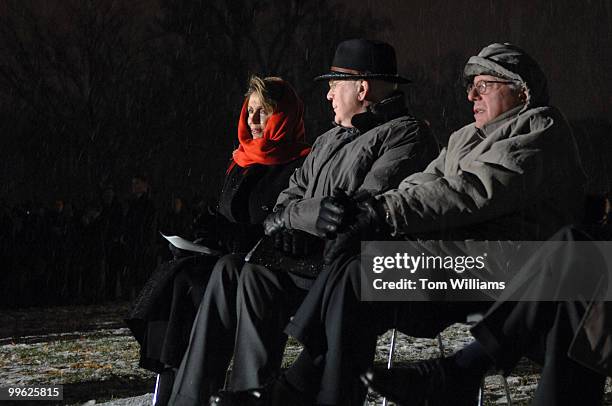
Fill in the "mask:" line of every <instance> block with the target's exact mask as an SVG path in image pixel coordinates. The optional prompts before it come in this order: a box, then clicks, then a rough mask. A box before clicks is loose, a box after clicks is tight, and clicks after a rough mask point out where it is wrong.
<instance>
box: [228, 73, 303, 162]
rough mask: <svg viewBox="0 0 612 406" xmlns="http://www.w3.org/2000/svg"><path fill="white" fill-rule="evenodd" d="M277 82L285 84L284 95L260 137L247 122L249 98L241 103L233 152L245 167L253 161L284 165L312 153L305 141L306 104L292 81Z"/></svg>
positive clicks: (235, 160)
mask: <svg viewBox="0 0 612 406" xmlns="http://www.w3.org/2000/svg"><path fill="white" fill-rule="evenodd" d="M278 83H279V84H281V86H282V87H283V89H282V95H281V98H280V101H278V102H277V106H276V109H275V110H274V113H272V115H271V116H270V117H269V118H268V121H267V123H266V127H265V128H264V130H263V136H262V137H261V138H257V139H253V137H252V136H251V131H250V129H249V126H248V124H247V116H248V112H247V110H248V103H249V98H248V97H247V98H246V100H245V101H244V104H243V105H242V111H241V112H240V120H239V121H238V141H239V142H240V146H239V147H238V149H236V150H235V151H234V152H233V159H234V162H235V163H236V164H238V165H239V166H241V167H243V168H245V167H247V166H249V165H253V164H262V165H278V164H284V163H287V162H290V161H293V160H294V159H297V158H300V157H303V156H306V155H307V154H308V152H310V147H309V146H308V144H306V143H305V142H304V103H302V100H300V98H299V97H298V96H297V94H296V93H295V91H294V90H293V88H292V87H291V86H290V85H289V83H287V82H286V81H284V80H283V81H279V82H278ZM234 162H232V163H231V165H230V168H229V169H228V172H229V171H230V170H231V169H232V167H233V166H234Z"/></svg>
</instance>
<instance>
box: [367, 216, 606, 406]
mask: <svg viewBox="0 0 612 406" xmlns="http://www.w3.org/2000/svg"><path fill="white" fill-rule="evenodd" d="M551 240H552V241H555V242H557V241H559V242H561V243H556V244H555V245H552V246H551V245H548V246H546V245H545V246H544V247H545V248H544V247H543V248H542V249H540V250H538V251H536V253H535V254H534V255H533V256H532V258H531V259H530V260H529V262H527V263H526V265H525V266H524V267H523V269H521V271H520V272H519V273H518V274H517V275H516V276H515V277H514V278H513V279H512V281H511V282H510V284H509V285H508V286H507V287H506V289H505V290H504V293H503V295H502V297H500V299H499V300H497V301H496V303H495V304H494V305H493V306H492V307H491V308H490V309H489V310H488V311H487V313H486V314H485V315H484V318H483V319H482V321H480V322H479V323H478V324H476V325H475V326H474V327H473V328H472V330H471V331H472V334H473V335H474V337H475V338H476V341H474V342H473V343H471V344H469V345H467V346H465V347H464V348H463V349H461V350H460V351H458V352H457V353H455V354H453V355H452V356H450V357H448V358H443V359H433V360H426V361H421V362H417V363H413V364H409V365H406V366H404V367H400V368H392V369H389V370H388V369H384V368H382V367H381V368H375V369H374V370H373V371H369V372H368V373H366V374H365V375H364V376H363V377H362V379H363V381H364V383H366V385H368V386H370V387H371V388H372V389H374V390H375V391H376V392H378V393H380V394H382V395H383V396H386V397H388V398H389V399H391V400H393V401H394V402H396V403H398V404H399V405H402V406H408V405H421V404H425V402H427V405H446V404H449V401H450V400H451V399H457V398H461V397H463V396H466V392H465V390H464V388H465V387H466V386H467V387H470V388H473V386H474V384H473V383H472V382H475V381H482V379H483V378H484V375H485V373H486V372H487V370H489V369H490V368H492V367H495V368H496V369H498V370H502V371H503V372H504V373H510V372H511V371H512V370H513V369H514V367H515V366H516V364H517V363H518V361H519V359H520V358H521V357H522V356H527V357H529V358H530V359H532V360H533V361H535V362H537V363H539V364H540V365H542V366H543V368H542V373H541V377H540V380H539V382H538V387H537V389H536V392H535V396H534V399H533V401H532V402H531V404H532V405H537V406H539V405H542V406H548V405H555V406H565V405H567V406H573V405H584V406H597V405H601V404H602V398H603V393H604V390H603V389H604V383H605V378H606V376H612V306H611V305H612V302H609V301H602V300H601V299H606V297H605V296H604V295H605V293H603V292H604V291H605V290H607V289H608V282H609V274H610V265H609V264H606V258H605V257H604V256H603V255H602V253H601V251H600V250H601V249H605V247H608V249H609V245H604V246H600V247H598V246H597V245H596V244H588V243H586V242H587V241H603V240H606V241H610V240H612V232H611V230H610V228H608V227H606V225H605V224H602V223H600V224H598V225H597V226H578V227H564V228H563V229H561V230H560V231H559V232H558V233H556V234H555V235H554V236H553V237H552V238H551ZM602 247H603V248H602ZM551 249H552V250H554V251H552V254H551ZM609 258H610V257H609V255H608V261H609ZM526 281H528V282H527V283H525V282H526ZM552 292H554V294H555V295H556V296H559V300H551V297H550V295H551V293H552ZM533 298H540V300H534V299H533ZM466 397H467V398H471V396H469V393H468V394H467V396H466ZM452 403H453V404H455V403H456V402H455V401H453V402H452Z"/></svg>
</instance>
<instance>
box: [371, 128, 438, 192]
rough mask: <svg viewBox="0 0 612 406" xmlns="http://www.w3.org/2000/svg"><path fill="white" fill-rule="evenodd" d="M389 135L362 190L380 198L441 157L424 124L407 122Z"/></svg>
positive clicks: (433, 139)
mask: <svg viewBox="0 0 612 406" xmlns="http://www.w3.org/2000/svg"><path fill="white" fill-rule="evenodd" d="M389 131H390V134H389V135H388V136H387V137H386V139H385V142H384V143H383V145H382V147H381V150H380V152H379V156H378V158H377V159H376V160H375V161H374V163H373V164H372V166H371V168H370V170H369V172H368V174H367V175H366V176H365V178H364V180H363V183H362V184H361V186H360V187H359V190H367V191H370V192H371V193H374V194H376V193H381V192H384V191H386V190H389V189H391V188H395V187H397V186H398V185H399V184H400V182H401V181H402V179H404V178H406V177H407V176H409V175H411V174H413V173H415V172H419V171H422V170H423V169H424V168H425V167H426V166H427V165H428V164H429V163H430V162H431V161H432V160H433V159H434V158H435V157H436V154H437V153H438V145H437V143H436V141H435V138H434V137H433V135H432V134H431V132H430V130H429V128H428V127H427V126H426V125H425V124H424V123H419V122H416V121H412V122H407V123H403V124H402V125H399V126H394V127H392V128H391V129H390V130H389Z"/></svg>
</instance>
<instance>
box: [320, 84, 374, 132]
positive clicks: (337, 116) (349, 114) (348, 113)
mask: <svg viewBox="0 0 612 406" xmlns="http://www.w3.org/2000/svg"><path fill="white" fill-rule="evenodd" d="M359 83H360V82H359V81H357V80H330V81H329V91H328V92H327V100H329V101H330V102H331V104H332V107H333V109H334V122H335V123H336V124H340V125H341V126H343V127H352V126H353V125H352V124H351V119H352V118H353V116H354V115H355V114H358V113H362V112H364V111H365V108H364V107H363V103H362V102H360V101H359V98H358V94H359Z"/></svg>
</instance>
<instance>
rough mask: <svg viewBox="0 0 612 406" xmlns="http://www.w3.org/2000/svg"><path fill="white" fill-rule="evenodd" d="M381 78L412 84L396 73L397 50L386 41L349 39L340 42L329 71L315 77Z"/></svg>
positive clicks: (333, 78) (331, 78)
mask: <svg viewBox="0 0 612 406" xmlns="http://www.w3.org/2000/svg"><path fill="white" fill-rule="evenodd" d="M351 79H379V80H384V81H385V82H392V83H410V80H408V79H406V78H404V77H401V76H400V75H398V74H397V60H396V58H395V49H393V47H392V46H391V45H389V44H387V43H386V42H382V41H372V40H367V39H349V40H346V41H343V42H341V43H340V44H338V47H337V48H336V54H335V55H334V60H333V62H332V66H331V68H330V72H329V73H326V74H325V75H321V76H317V77H316V78H315V79H314V80H316V81H319V80H351Z"/></svg>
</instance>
